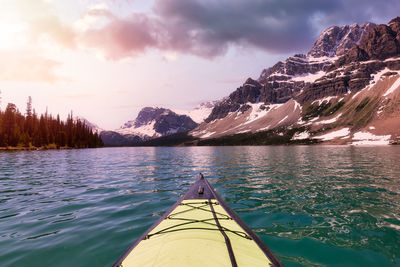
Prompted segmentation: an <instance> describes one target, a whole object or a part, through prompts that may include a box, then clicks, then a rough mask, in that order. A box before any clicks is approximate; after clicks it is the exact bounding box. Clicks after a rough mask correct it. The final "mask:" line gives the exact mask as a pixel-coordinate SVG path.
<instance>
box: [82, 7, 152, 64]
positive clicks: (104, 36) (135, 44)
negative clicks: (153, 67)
mask: <svg viewBox="0 0 400 267" xmlns="http://www.w3.org/2000/svg"><path fill="white" fill-rule="evenodd" d="M79 42H80V44H83V45H84V46H85V47H87V48H95V49H99V50H101V51H102V52H103V54H104V56H105V57H106V58H109V59H119V58H123V57H129V56H132V55H135V54H137V53H140V52H144V51H145V50H146V49H148V48H150V47H156V46H157V45H158V43H159V30H158V25H157V23H155V21H154V20H151V19H149V18H148V17H147V16H146V15H144V14H132V15H131V16H130V17H129V18H126V19H117V18H115V19H113V20H112V21H111V22H109V23H108V24H107V25H105V26H104V27H103V28H100V29H89V30H87V31H86V32H84V33H82V34H81V35H80V37H79Z"/></svg>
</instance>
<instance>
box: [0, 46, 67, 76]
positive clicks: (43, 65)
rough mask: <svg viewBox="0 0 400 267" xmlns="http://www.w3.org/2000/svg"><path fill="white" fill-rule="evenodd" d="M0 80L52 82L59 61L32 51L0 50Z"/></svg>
mask: <svg viewBox="0 0 400 267" xmlns="http://www.w3.org/2000/svg"><path fill="white" fill-rule="evenodd" d="M0 58H1V64H0V80H2V81H19V82H46V83H54V82H56V81H58V80H60V79H62V78H61V77H59V76H58V75H57V74H56V72H55V71H56V69H57V67H58V66H59V65H60V63H59V62H57V61H55V60H52V59H48V58H45V57H42V56H40V55H37V54H36V53H34V52H33V51H25V50H20V51H16V50H12V51H0Z"/></svg>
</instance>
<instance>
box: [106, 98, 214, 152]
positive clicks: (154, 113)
mask: <svg viewBox="0 0 400 267" xmlns="http://www.w3.org/2000/svg"><path fill="white" fill-rule="evenodd" d="M219 102H220V101H219V100H216V101H209V102H204V103H201V104H199V105H198V106H197V107H195V108H194V109H193V110H189V111H187V110H171V109H166V108H159V107H145V108H143V109H142V110H141V111H140V112H139V113H138V115H137V117H136V119H134V120H130V121H128V122H126V123H124V125H122V126H121V127H120V128H119V129H116V130H114V131H103V132H102V133H101V134H100V136H101V138H102V140H103V142H104V143H105V144H106V145H113V146H115V145H117V146H118V145H132V144H137V143H140V142H143V141H146V140H150V139H154V138H159V137H163V136H168V135H172V134H177V133H186V132H188V131H190V130H192V129H194V128H195V127H196V126H197V125H198V124H199V123H202V122H203V121H204V119H205V118H207V117H208V116H209V115H210V113H211V110H212V109H213V107H214V106H215V105H216V104H217V103H219Z"/></svg>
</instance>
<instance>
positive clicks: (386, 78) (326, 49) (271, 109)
mask: <svg viewBox="0 0 400 267" xmlns="http://www.w3.org/2000/svg"><path fill="white" fill-rule="evenodd" d="M399 87H400V17H397V18H395V19H393V20H391V21H390V22H389V23H388V24H381V25H376V24H374V23H364V24H362V25H358V24H352V25H345V26H341V27H338V26H333V27H329V28H328V29H326V30H324V31H323V32H322V33H321V35H320V36H319V37H318V39H317V40H316V42H315V43H314V45H313V47H312V48H311V50H310V51H309V52H308V53H307V54H305V55H304V54H297V55H294V56H292V57H289V58H287V59H286V60H285V61H284V62H278V63H276V64H275V65H274V66H272V67H270V68H266V69H264V70H263V71H262V72H261V75H260V77H259V78H258V79H252V78H248V79H247V80H246V81H245V82H244V84H243V85H242V86H240V87H239V88H237V89H236V90H235V91H233V92H232V93H231V94H230V95H229V96H228V97H226V98H224V99H222V100H219V101H214V102H210V103H205V104H202V105H200V106H199V107H197V108H196V109H195V110H193V111H189V112H183V111H173V110H169V109H164V108H151V107H146V108H143V109H142V110H141V111H140V112H139V114H138V116H137V118H136V119H135V120H133V121H129V122H127V123H125V124H124V125H123V126H122V127H121V128H120V129H117V130H115V131H101V134H100V135H101V137H102V139H103V141H104V143H105V144H106V145H134V144H141V143H143V142H145V143H146V142H147V143H148V142H149V140H155V139H159V138H164V139H162V140H165V137H166V136H174V135H176V136H178V137H179V138H178V139H179V140H181V141H182V142H181V143H182V144H183V143H184V144H192V145H196V144H197V145H207V144H212V145H218V144H220V145H227V144H232V145H234V144H283V143H284V144H287V143H320V142H323V143H327V144H354V145H357V144H397V143H398V142H399V141H400V90H399ZM183 133H187V134H186V138H183V139H182V136H183V135H182V134H183ZM172 139H173V138H172ZM168 140H171V138H169V139H168ZM177 143H179V142H177Z"/></svg>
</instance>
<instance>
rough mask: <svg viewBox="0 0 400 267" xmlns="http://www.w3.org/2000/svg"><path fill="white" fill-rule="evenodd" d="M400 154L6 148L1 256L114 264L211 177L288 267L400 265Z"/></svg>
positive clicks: (17, 261) (395, 150)
mask: <svg viewBox="0 0 400 267" xmlns="http://www.w3.org/2000/svg"><path fill="white" fill-rule="evenodd" d="M399 152H400V147H364V148H363V147H319V146H306V147H302V146H296V147H279V146H278V147H188V148H105V149H87V150H63V151H20V152H1V153H0V188H1V189H0V247H1V248H2V255H0V262H1V263H2V266H25V265H30V266H43V265H57V266H71V265H75V263H76V262H80V263H81V264H82V266H90V265H95V266H104V265H106V266H107V265H110V264H112V263H113V262H114V261H115V260H116V259H117V258H118V257H119V255H120V254H121V253H122V252H123V251H124V250H125V249H126V248H127V247H128V246H129V245H130V244H131V243H132V242H133V241H134V240H135V238H137V237H138V236H140V235H141V234H142V233H143V232H144V231H145V230H146V229H147V228H148V227H149V226H150V225H151V224H152V223H153V222H154V221H155V220H157V218H158V217H159V216H161V215H162V214H163V213H164V212H165V211H166V210H167V209H168V208H169V207H170V206H171V205H172V204H173V203H174V202H175V201H176V200H177V199H178V198H179V196H181V195H182V194H183V193H184V192H185V191H186V190H187V189H188V188H189V186H190V184H191V183H192V182H193V181H194V177H195V176H196V175H197V174H198V173H199V172H203V173H204V174H205V175H206V177H207V178H208V179H209V180H210V182H211V183H212V184H213V185H214V187H215V188H216V190H217V192H218V193H219V194H221V196H222V197H223V198H224V199H225V200H226V201H227V202H228V203H229V204H230V205H231V207H232V208H233V209H234V210H235V211H237V212H238V213H239V215H240V216H241V217H242V218H243V220H244V221H245V222H246V223H247V224H248V225H249V226H250V227H251V228H252V229H254V231H255V232H257V234H258V235H259V236H260V237H261V238H262V239H263V240H264V241H265V242H266V243H267V244H268V246H269V247H270V248H271V249H272V250H273V251H274V252H275V253H276V254H277V255H278V256H279V257H280V258H281V260H282V261H283V263H284V264H285V265H286V266H299V265H304V266H331V265H337V264H338V262H337V260H338V259H340V261H341V264H343V265H348V266H367V265H369V266H396V265H399V264H400V252H399V251H400V244H399V242H398V240H400V215H399V214H400V178H399V177H400V159H399V158H398V155H399ZM316 252H317V253H316ZM71 255H73V257H71Z"/></svg>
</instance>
